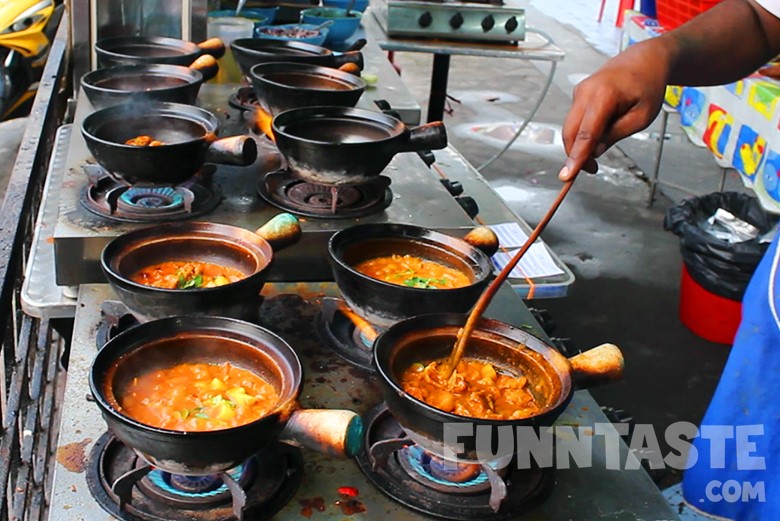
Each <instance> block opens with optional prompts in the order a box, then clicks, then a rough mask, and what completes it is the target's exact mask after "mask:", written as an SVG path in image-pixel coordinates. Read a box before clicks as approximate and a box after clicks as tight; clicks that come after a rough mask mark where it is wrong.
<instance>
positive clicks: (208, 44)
mask: <svg viewBox="0 0 780 521" xmlns="http://www.w3.org/2000/svg"><path fill="white" fill-rule="evenodd" d="M198 47H200V49H201V50H202V51H203V53H204V54H208V55H210V56H213V57H214V58H222V57H223V56H224V55H225V51H226V49H225V44H224V43H223V42H222V40H220V39H219V38H216V37H214V38H209V39H208V40H206V41H205V42H200V43H199V44H198Z"/></svg>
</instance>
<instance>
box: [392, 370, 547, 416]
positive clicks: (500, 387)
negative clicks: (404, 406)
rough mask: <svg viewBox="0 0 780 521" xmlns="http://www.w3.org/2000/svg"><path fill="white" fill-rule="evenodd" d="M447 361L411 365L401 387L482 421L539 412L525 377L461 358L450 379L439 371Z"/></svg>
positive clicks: (412, 393)
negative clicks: (510, 374) (502, 372)
mask: <svg viewBox="0 0 780 521" xmlns="http://www.w3.org/2000/svg"><path fill="white" fill-rule="evenodd" d="M446 365H447V360H440V361H436V362H431V363H430V364H428V365H425V366H424V365H423V364H420V363H416V364H412V365H411V366H410V367H408V368H407V369H406V370H405V371H404V373H403V374H402V375H401V387H402V388H403V389H404V391H406V392H407V393H409V394H410V395H412V396H414V397H415V398H417V399H418V400H420V401H423V402H425V403H427V404H428V405H432V406H433V407H436V408H437V409H440V410H442V411H444V412H449V413H453V414H457V415H460V416H468V417H470V418H482V419H486V420H519V419H522V418H528V417H531V416H534V415H536V414H538V413H539V411H540V410H541V406H540V405H539V404H537V403H536V401H535V399H534V396H533V395H532V394H531V391H530V389H529V387H530V384H529V382H528V379H527V378H526V377H525V376H509V375H506V374H501V373H499V372H497V371H496V369H495V368H494V367H493V366H492V365H491V364H489V363H485V362H480V361H478V360H468V359H463V360H461V361H460V362H459V363H458V367H457V368H456V370H455V372H454V373H453V376H452V378H451V379H447V378H445V377H444V375H443V374H442V373H443V371H442V370H441V368H442V367H444V366H446Z"/></svg>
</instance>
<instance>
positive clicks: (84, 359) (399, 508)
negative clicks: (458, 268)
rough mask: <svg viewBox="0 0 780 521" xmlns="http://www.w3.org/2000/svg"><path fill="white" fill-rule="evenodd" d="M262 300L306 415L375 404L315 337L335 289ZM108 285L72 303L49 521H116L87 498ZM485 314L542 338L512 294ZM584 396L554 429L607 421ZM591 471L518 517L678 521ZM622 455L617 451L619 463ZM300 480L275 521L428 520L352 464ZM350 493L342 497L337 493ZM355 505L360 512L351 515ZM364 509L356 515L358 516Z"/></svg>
mask: <svg viewBox="0 0 780 521" xmlns="http://www.w3.org/2000/svg"><path fill="white" fill-rule="evenodd" d="M264 294H265V295H266V301H265V304H264V307H263V312H264V314H263V316H264V319H263V324H264V325H265V327H268V328H269V329H272V330H273V331H275V332H277V333H279V334H280V335H282V336H283V337H284V338H285V339H286V340H287V341H288V342H289V343H290V345H291V346H292V347H293V348H294V349H295V351H296V352H297V353H298V354H299V356H300V357H301V361H302V364H303V367H304V374H305V377H306V379H305V383H304V387H303V391H302V393H301V396H300V401H301V405H302V406H303V407H330V408H351V409H353V410H355V411H357V412H359V413H361V414H364V415H365V414H367V413H368V411H370V410H371V409H372V408H374V407H375V406H376V405H378V404H379V403H380V401H381V400H380V398H379V393H378V389H377V388H376V386H375V385H374V383H373V382H372V377H371V376H370V374H369V373H367V372H365V371H363V370H360V369H358V368H356V367H354V366H353V365H351V364H349V363H348V362H346V361H344V360H343V359H341V358H340V357H339V356H338V355H336V354H335V353H333V352H332V351H331V350H329V349H328V348H326V347H324V346H323V345H322V343H321V342H320V341H319V339H318V336H317V333H316V332H315V324H316V315H317V313H318V312H319V300H320V299H321V298H322V297H324V296H337V291H336V289H335V286H334V285H333V284H330V283H323V284H279V285H276V284H272V285H268V286H267V287H266V288H265V290H264ZM115 298H116V297H115V295H114V294H113V293H112V291H111V289H110V288H109V287H108V286H107V285H103V284H101V285H84V286H82V287H81V291H80V296H79V305H78V312H77V315H76V323H75V329H74V331H75V333H74V337H73V342H72V345H71V355H70V363H69V368H68V381H67V387H66V390H65V397H64V400H63V411H62V428H61V432H60V439H59V441H58V448H57V466H56V470H55V476H54V484H53V495H52V503H51V506H50V516H49V519H50V520H51V521H60V520H62V519H68V520H84V521H92V520H95V519H114V517H113V516H110V515H108V514H107V513H106V512H105V511H104V510H103V508H102V507H101V506H100V505H99V504H98V502H97V501H96V500H95V499H94V498H93V497H92V495H91V493H90V489H89V486H88V484H87V469H88V467H89V465H90V464H91V460H90V453H91V452H92V451H93V449H94V447H95V445H96V444H97V443H98V441H99V440H100V439H101V436H103V435H104V433H105V432H106V424H105V422H104V421H103V419H102V418H101V416H100V412H99V410H98V408H97V405H95V404H94V403H92V402H90V401H88V400H87V395H88V393H89V389H88V385H87V382H88V377H87V376H88V372H89V367H90V364H91V361H92V359H93V357H94V355H95V352H96V347H95V335H96V332H97V330H98V327H99V324H100V322H101V307H102V306H103V303H104V302H106V301H109V300H113V299H115ZM488 315H489V316H492V317H494V318H497V319H500V320H505V321H509V322H512V323H514V324H515V325H523V324H526V325H529V326H531V327H533V328H534V329H535V330H536V331H537V332H539V331H540V329H539V328H538V326H537V325H536V323H535V322H534V320H533V318H532V317H531V315H530V313H529V312H528V311H527V309H526V308H525V306H524V305H523V303H522V301H521V300H520V299H519V298H518V297H517V295H516V294H515V293H514V292H513V291H511V289H510V288H509V287H505V288H504V289H502V291H501V293H500V294H499V296H498V297H497V299H496V300H495V301H494V303H493V305H492V306H491V308H490V309H489V312H488ZM606 421H607V420H606V418H605V417H604V416H603V414H601V412H600V409H599V407H598V405H597V404H596V403H595V402H594V401H593V399H592V398H591V397H590V395H589V394H588V393H587V392H578V393H576V394H575V397H574V399H573V400H572V402H571V405H570V406H569V408H568V409H567V411H566V412H565V413H564V414H563V416H561V418H560V422H561V423H563V424H565V425H583V426H587V425H592V424H593V423H595V422H606ZM593 446H594V455H593V467H592V468H585V469H572V470H558V471H557V472H556V473H555V479H556V483H555V486H554V489H553V491H552V493H551V495H550V497H549V498H548V499H547V500H545V501H544V502H543V503H542V504H541V505H540V506H538V507H536V508H534V509H533V510H530V511H529V512H528V513H527V514H525V515H523V516H522V517H518V518H517V519H523V520H539V521H542V520H545V521H547V520H552V519H556V520H557V519H577V520H585V519H594V520H595V519H607V518H609V519H611V518H613V517H614V518H617V517H616V516H625V515H626V513H631V515H632V516H633V517H631V519H634V518H636V519H675V516H674V514H673V513H672V512H671V511H670V510H669V507H668V506H667V505H666V502H665V501H664V499H663V497H662V496H661V494H660V493H659V492H658V491H657V489H656V488H655V486H654V485H653V483H652V481H650V478H649V477H648V476H647V474H646V473H645V472H644V471H643V470H637V471H619V472H618V471H609V470H605V457H606V456H605V454H604V453H603V445H602V444H598V443H594V444H593ZM626 452H627V449H626V447H625V446H623V447H622V449H621V458H625V457H626ZM302 455H303V460H304V469H303V473H304V475H303V480H302V482H301V485H300V488H299V489H298V491H297V493H295V496H294V497H293V499H292V500H291V501H290V502H289V503H287V504H286V505H285V506H284V507H283V508H282V509H281V510H280V511H279V513H278V514H276V515H275V516H274V517H273V519H274V520H277V521H287V520H290V521H292V520H296V521H299V520H300V519H301V517H302V516H303V517H308V516H311V517H312V518H313V519H320V520H322V521H325V520H334V521H342V520H344V519H354V520H355V521H358V520H360V519H366V520H368V519H371V520H376V519H392V520H394V521H417V520H420V521H421V520H425V519H431V518H430V517H427V516H424V515H422V514H420V513H417V512H415V511H414V510H411V509H409V508H406V507H404V506H403V505H401V504H400V503H397V502H395V501H392V500H390V499H389V498H388V497H387V496H385V494H384V493H383V492H381V491H379V489H377V488H376V487H375V486H374V485H373V484H372V483H371V481H369V480H368V478H366V477H365V476H364V474H363V473H362V472H361V470H360V468H359V467H358V465H357V463H356V462H355V461H352V460H336V459H332V458H329V457H327V456H323V455H321V454H317V453H314V452H311V451H302ZM341 487H351V488H349V489H347V490H349V491H350V494H355V495H353V496H352V495H351V496H350V497H349V498H345V497H344V495H343V491H344V489H343V488H341ZM356 505H359V506H360V508H356ZM361 510H364V511H363V512H362V513H359V512H360V511H361Z"/></svg>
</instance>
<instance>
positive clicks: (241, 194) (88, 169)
mask: <svg viewBox="0 0 780 521" xmlns="http://www.w3.org/2000/svg"><path fill="white" fill-rule="evenodd" d="M232 93H235V87H233V86H223V85H204V87H203V89H202V91H201V104H202V105H204V106H205V107H207V108H209V109H210V110H211V111H212V112H213V113H214V114H215V115H217V116H218V117H219V118H220V119H221V121H222V132H224V134H225V135H229V134H232V133H243V132H245V131H246V128H247V125H248V122H247V118H246V117H245V116H244V113H243V112H242V111H241V110H239V109H237V108H233V107H231V106H230V105H229V104H228V101H227V100H228V98H229V97H230V95H231V94H232ZM361 103H372V102H371V100H370V99H366V100H361ZM91 110H92V108H91V106H90V105H89V102H88V101H87V100H86V98H85V97H83V95H82V97H81V98H80V99H79V103H78V105H77V110H76V115H75V121H74V131H73V132H71V133H70V138H69V141H68V142H65V143H62V144H61V146H63V147H65V148H66V149H67V154H66V160H65V161H64V163H65V167H64V170H63V172H62V180H61V182H60V185H59V189H58V190H57V189H56V188H54V189H53V190H52V191H55V190H56V192H58V196H59V211H58V214H57V217H56V222H55V224H54V228H53V229H54V233H53V239H52V241H53V244H54V252H55V272H56V282H57V285H59V286H64V287H76V286H78V285H79V284H85V283H98V282H102V281H103V277H102V273H101V270H100V267H99V257H100V252H101V251H102V249H103V247H104V246H105V245H106V244H107V243H108V242H109V241H110V240H111V239H113V238H114V237H116V236H118V235H120V234H122V233H125V232H128V231H131V230H134V229H137V228H139V227H144V226H148V225H149V224H150V223H154V222H160V221H161V220H174V219H200V220H207V221H211V222H216V223H224V224H231V225H235V226H240V227H244V228H246V229H256V228H257V227H259V226H260V225H262V224H263V223H265V222H266V221H268V220H269V219H270V218H272V217H273V216H274V215H276V214H278V213H280V212H281V211H283V210H285V211H290V212H292V213H296V214H298V215H299V216H300V217H301V220H302V229H303V238H302V240H301V242H300V244H298V245H296V246H294V247H292V248H288V249H287V250H285V251H282V252H281V253H280V254H279V255H278V256H277V257H275V258H276V260H277V262H275V263H274V267H273V269H272V270H271V271H270V273H269V276H270V280H271V281H285V282H296V281H324V280H332V279H331V277H332V274H331V270H330V267H329V265H328V263H327V261H326V259H327V241H328V239H329V238H330V236H331V235H332V234H333V233H334V232H336V231H338V230H341V229H343V228H345V227H348V226H352V225H354V224H358V223H384V222H402V223H404V222H406V223H414V224H416V225H419V226H423V227H427V228H432V229H435V230H438V231H442V232H444V233H449V234H452V235H455V236H463V235H465V234H466V233H467V232H468V230H470V229H471V228H473V227H474V226H475V225H476V223H475V218H474V217H475V216H476V215H477V214H478V220H479V221H480V223H484V224H498V223H505V222H517V223H518V224H519V225H520V226H521V227H522V228H523V229H524V230H526V232H528V231H529V228H528V226H527V225H526V224H525V223H524V222H523V221H521V220H520V219H518V218H517V216H516V215H515V214H514V213H513V212H512V211H511V210H510V209H509V208H508V207H507V205H506V204H505V203H504V202H503V201H502V200H501V199H500V198H499V197H498V196H497V195H496V194H495V192H494V191H493V190H492V189H491V188H490V187H489V186H488V185H487V183H486V182H485V181H484V179H482V178H481V177H479V175H478V174H477V173H476V172H475V171H474V170H473V168H472V167H471V166H470V165H469V164H468V163H467V162H466V161H465V160H464V159H463V157H462V156H460V154H458V153H457V152H456V151H455V150H453V149H452V148H448V149H445V150H441V151H437V152H436V153H435V159H436V162H435V163H434V164H433V166H428V164H427V163H426V162H425V161H424V160H423V159H422V158H421V157H418V155H417V154H413V153H403V154H398V155H396V156H395V158H394V159H393V161H392V162H391V163H390V165H389V166H388V167H387V168H386V169H385V171H384V172H383V174H382V175H381V176H379V177H377V178H376V179H375V180H374V181H372V182H371V183H368V184H366V185H363V186H353V187H344V188H339V189H337V190H333V189H331V187H324V186H319V185H314V184H309V183H303V182H301V181H299V180H297V179H294V178H292V177H291V176H289V174H288V173H287V172H285V171H284V170H280V166H281V156H279V154H278V152H277V151H276V148H275V145H274V144H273V143H272V142H271V141H270V140H268V139H267V138H265V137H264V136H256V137H255V139H256V141H257V143H258V147H259V150H260V158H259V159H258V161H257V162H256V163H255V164H254V165H252V166H250V167H236V166H226V165H219V166H214V165H206V166H205V167H204V168H203V169H202V170H201V172H199V173H198V174H197V175H195V176H194V177H193V179H191V180H189V181H187V182H185V183H183V184H182V185H180V186H178V187H135V186H134V187H132V188H130V189H128V188H126V187H124V186H121V185H118V184H117V183H115V182H113V181H112V180H111V177H110V176H109V175H106V174H105V173H104V172H101V170H100V167H98V166H97V165H95V164H94V160H93V159H92V157H91V155H90V154H89V152H88V150H87V148H86V145H85V143H84V140H83V138H82V136H81V134H80V132H79V130H78V129H79V125H80V122H81V120H82V119H83V118H84V117H85V115H86V114H88V113H89V112H90V111H91ZM426 159H429V158H426ZM561 267H562V269H564V271H566V274H565V275H564V276H558V277H557V280H552V281H551V282H552V283H554V284H557V285H558V287H560V286H563V287H565V286H567V285H568V284H569V283H570V281H571V274H570V272H568V270H567V269H566V268H565V267H564V266H563V265H561ZM552 279H555V277H553V278H552ZM514 282H515V283H517V284H521V283H522V284H525V281H519V280H517V281H514ZM545 282H546V281H544V282H542V283H541V284H540V286H543V285H544V283H545Z"/></svg>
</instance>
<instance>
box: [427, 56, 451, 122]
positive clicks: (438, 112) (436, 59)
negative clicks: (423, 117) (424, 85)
mask: <svg viewBox="0 0 780 521" xmlns="http://www.w3.org/2000/svg"><path fill="white" fill-rule="evenodd" d="M449 74H450V55H449V54H434V55H433V70H432V71H431V92H430V96H429V97H428V122H431V121H441V120H442V119H444V104H445V103H446V102H447V80H448V77H449Z"/></svg>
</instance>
